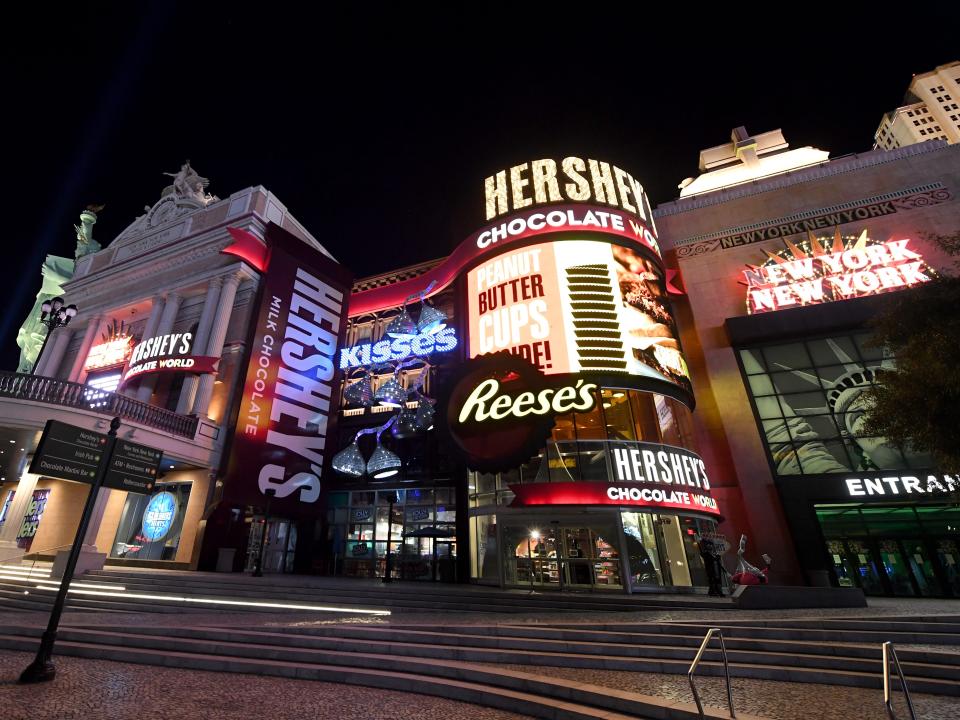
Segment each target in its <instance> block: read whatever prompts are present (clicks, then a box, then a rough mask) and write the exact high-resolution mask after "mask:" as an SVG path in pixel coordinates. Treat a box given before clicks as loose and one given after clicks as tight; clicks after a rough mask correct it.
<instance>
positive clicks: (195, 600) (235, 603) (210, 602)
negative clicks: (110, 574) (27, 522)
mask: <svg viewBox="0 0 960 720" xmlns="http://www.w3.org/2000/svg"><path fill="white" fill-rule="evenodd" d="M37 589H38V590H51V589H52V588H49V587H44V586H43V585H37ZM67 592H68V593H76V594H77V595H99V596H104V597H118V598H135V599H138V600H170V601H173V602H183V603H198V604H203V605H232V606H239V607H268V608H281V609H285V610H315V611H318V612H339V613H360V614H362V615H390V614H392V613H391V612H390V611H389V610H369V609H366V608H338V607H329V606H326V605H292V604H289V603H272V602H249V601H246V600H215V599H213V598H191V597H184V596H180V595H145V594H140V593H127V592H104V591H102V590H74V589H73V587H70V588H69V589H68V590H67Z"/></svg>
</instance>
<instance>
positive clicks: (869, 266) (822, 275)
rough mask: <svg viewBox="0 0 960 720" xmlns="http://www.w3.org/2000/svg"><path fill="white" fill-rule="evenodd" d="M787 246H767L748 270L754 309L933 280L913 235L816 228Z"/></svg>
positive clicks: (809, 302) (828, 299)
mask: <svg viewBox="0 0 960 720" xmlns="http://www.w3.org/2000/svg"><path fill="white" fill-rule="evenodd" d="M784 243H785V245H786V249H785V250H783V251H781V252H779V253H771V252H769V251H768V252H767V255H768V256H769V258H768V260H767V261H766V262H765V263H764V264H763V265H758V266H756V265H754V266H748V269H747V270H744V271H743V274H744V278H745V281H744V284H745V285H746V286H747V294H748V300H747V308H748V310H749V312H750V313H761V312H768V311H771V310H782V309H784V308H788V307H798V306H801V305H815V304H819V303H824V302H831V301H833V300H846V299H849V298H855V297H862V296H864V295H874V294H878V293H882V292H888V291H891V290H899V289H902V288H906V287H912V286H914V285H918V284H920V283H925V282H928V281H929V280H930V279H931V278H930V274H931V273H932V271H931V270H930V268H929V267H927V265H926V264H925V263H924V261H923V257H922V256H921V255H920V254H918V253H917V252H915V251H914V250H912V249H910V240H889V241H887V242H875V241H873V240H871V239H870V238H869V237H867V231H866V230H864V231H863V232H862V233H861V234H860V236H859V237H858V238H856V239H855V240H853V239H852V238H849V239H844V238H842V237H841V236H840V233H839V231H838V232H837V233H836V234H835V235H834V237H833V241H832V242H830V240H829V238H828V239H825V240H821V239H819V238H815V237H813V235H812V234H811V235H810V237H809V239H808V240H807V241H805V242H802V243H800V244H799V245H795V244H794V243H792V242H790V241H784Z"/></svg>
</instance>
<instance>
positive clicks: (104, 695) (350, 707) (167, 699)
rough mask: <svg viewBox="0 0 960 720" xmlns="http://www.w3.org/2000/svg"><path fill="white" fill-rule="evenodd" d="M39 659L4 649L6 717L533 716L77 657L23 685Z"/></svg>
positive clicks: (485, 719) (331, 686)
mask: <svg viewBox="0 0 960 720" xmlns="http://www.w3.org/2000/svg"><path fill="white" fill-rule="evenodd" d="M32 659H33V656H32V655H30V654H28V653H22V652H10V651H7V650H0V717H2V718H3V720H145V719H149V720H177V719H181V718H190V719H191V720H195V719H197V718H202V719H203V720H221V719H223V720H226V719H227V718H229V719H230V720H264V719H265V718H267V719H269V720H307V719H308V718H309V720H327V719H328V718H329V719H330V720H423V719H424V718H442V719H443V720H528V719H527V718H526V717H525V716H523V715H515V714H513V713H508V712H502V711H500V710H493V709H491V708H485V707H480V706H478V705H470V704H467V703H462V702H457V701H455V700H447V699H443V698H436V697H429V696H425V695H414V694H411V693H403V692H395V691H392V690H377V689H376V688H366V687H358V686H354V685H338V684H335V683H326V682H315V681H311V680H291V679H286V678H273V677H260V676H256V675H238V674H232V673H231V674H225V673H214V672H203V671H198V670H179V669H175V668H165V667H152V666H147V665H127V664H124V663H117V662H110V661H106V660H86V659H81V658H75V657H57V658H56V665H57V677H56V679H55V680H54V681H53V682H52V683H42V684H40V685H18V684H17V683H16V680H17V677H19V675H20V672H21V671H22V670H23V668H24V667H26V666H27V665H28V664H29V663H30V661H31V660H32Z"/></svg>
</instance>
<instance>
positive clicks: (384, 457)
mask: <svg viewBox="0 0 960 720" xmlns="http://www.w3.org/2000/svg"><path fill="white" fill-rule="evenodd" d="M396 419H397V418H396V416H394V417H392V418H390V420H389V421H388V422H387V423H386V424H385V425H383V426H382V427H381V428H380V430H379V431H378V432H377V447H376V448H375V449H374V451H373V455H371V456H370V459H369V460H368V461H367V475H369V476H370V477H371V478H373V479H374V480H385V479H386V478H388V477H393V476H394V475H396V474H397V473H398V472H400V468H401V466H402V463H401V462H400V456H399V455H397V454H396V453H395V452H393V451H391V450H387V449H386V448H385V447H384V446H383V445H381V444H380V436H381V435H383V431H384V430H386V429H387V428H388V427H390V426H392V425H393V424H394V423H395V421H396Z"/></svg>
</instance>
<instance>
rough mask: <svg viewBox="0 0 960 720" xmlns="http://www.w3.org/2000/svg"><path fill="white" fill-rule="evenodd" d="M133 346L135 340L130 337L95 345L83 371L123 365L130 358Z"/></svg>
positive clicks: (88, 355) (84, 364)
mask: <svg viewBox="0 0 960 720" xmlns="http://www.w3.org/2000/svg"><path fill="white" fill-rule="evenodd" d="M132 346H133V338H132V337H129V336H124V337H118V338H114V339H112V340H107V341H106V342H102V343H99V344H97V345H94V346H93V347H91V348H90V352H89V353H88V354H87V359H86V360H85V361H84V363H83V369H84V370H96V369H98V368H108V367H114V366H116V365H123V364H124V363H125V362H126V361H127V358H128V357H130V354H131V348H132Z"/></svg>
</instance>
